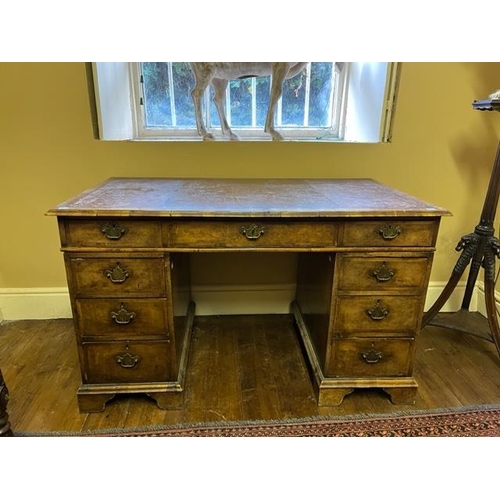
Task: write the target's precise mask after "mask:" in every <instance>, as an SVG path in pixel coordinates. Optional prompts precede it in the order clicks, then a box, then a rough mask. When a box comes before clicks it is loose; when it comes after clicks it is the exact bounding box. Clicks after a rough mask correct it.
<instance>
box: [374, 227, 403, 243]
mask: <svg viewBox="0 0 500 500" xmlns="http://www.w3.org/2000/svg"><path fill="white" fill-rule="evenodd" d="M377 232H378V234H380V236H382V238H383V239H384V240H393V239H394V238H397V237H398V236H399V235H400V234H401V228H400V227H399V226H393V225H392V224H386V225H385V226H382V227H380V228H378V230H377Z"/></svg>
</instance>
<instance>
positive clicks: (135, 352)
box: [82, 341, 170, 384]
mask: <svg viewBox="0 0 500 500" xmlns="http://www.w3.org/2000/svg"><path fill="white" fill-rule="evenodd" d="M82 348H83V354H84V359H85V367H84V373H85V379H86V380H85V382H86V383H88V384H108V383H135V382H162V381H166V380H168V377H169V359H170V358H169V356H170V352H169V349H170V344H169V343H168V342H155V341H151V342H107V343H106V342H84V343H83V344H82Z"/></svg>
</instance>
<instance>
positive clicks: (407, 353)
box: [326, 339, 414, 377]
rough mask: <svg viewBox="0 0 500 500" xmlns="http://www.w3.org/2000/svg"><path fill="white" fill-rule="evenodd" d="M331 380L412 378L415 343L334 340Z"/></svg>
mask: <svg viewBox="0 0 500 500" xmlns="http://www.w3.org/2000/svg"><path fill="white" fill-rule="evenodd" d="M331 349H332V350H331V356H330V360H331V362H330V364H329V367H328V369H327V373H326V376H327V377H406V376H410V375H411V371H412V359H413V349H414V341H413V340H411V339H404V340H403V339H354V340H334V341H333V343H332V346H331Z"/></svg>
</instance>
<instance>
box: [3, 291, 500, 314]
mask: <svg viewBox="0 0 500 500" xmlns="http://www.w3.org/2000/svg"><path fill="white" fill-rule="evenodd" d="M445 285H446V283H445V282H433V283H430V284H429V289H428V293H427V299H426V303H425V310H427V309H429V307H431V306H432V304H433V303H434V302H435V300H436V299H437V298H438V296H439V294H440V293H441V291H442V290H443V288H444V286H445ZM464 290H465V282H464V283H463V284H462V283H461V284H459V285H458V286H457V287H456V289H455V291H454V293H453V294H452V296H451V297H450V299H449V300H448V302H447V303H446V304H445V306H444V307H443V308H442V309H441V310H442V311H443V312H453V311H457V310H458V309H460V306H461V302H462V296H463V293H464ZM192 295H193V300H194V301H195V302H196V314H197V315H200V316H206V315H217V314H221V315H224V314H286V313H289V312H290V302H291V301H292V300H293V299H294V297H295V285H294V284H286V283H285V284H273V285H233V286H227V285H217V286H216V285H207V286H200V285H194V286H193V287H192ZM497 302H498V303H499V304H500V295H499V296H498V297H497ZM469 310H471V311H479V312H480V313H482V314H484V315H486V311H485V306H484V285H483V283H482V282H479V281H478V282H477V284H476V289H475V291H474V294H473V296H472V301H471V306H470V308H469ZM71 316H72V314H71V306H70V301H69V295H68V289H67V288H66V287H53V288H0V321H4V320H12V321H13V320H20V319H54V318H71Z"/></svg>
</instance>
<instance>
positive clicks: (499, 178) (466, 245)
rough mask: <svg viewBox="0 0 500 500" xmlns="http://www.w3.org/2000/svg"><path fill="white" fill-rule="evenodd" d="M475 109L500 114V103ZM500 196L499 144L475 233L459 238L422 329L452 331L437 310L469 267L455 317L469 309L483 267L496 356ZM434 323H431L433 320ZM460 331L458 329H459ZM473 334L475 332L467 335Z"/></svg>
mask: <svg viewBox="0 0 500 500" xmlns="http://www.w3.org/2000/svg"><path fill="white" fill-rule="evenodd" d="M472 106H473V108H474V109H478V110H481V111H494V110H496V111H500V100H492V99H486V100H482V101H474V102H473V103H472ZM499 196H500V143H499V145H498V148H497V153H496V157H495V162H494V164H493V170H492V172H491V177H490V182H489V186H488V191H487V193H486V198H485V200H484V205H483V211H482V213H481V219H480V221H479V224H478V225H477V226H476V227H475V229H474V232H473V233H470V234H467V235H465V236H462V238H461V239H460V241H459V242H458V245H457V247H456V250H457V251H459V252H462V253H461V254H460V257H459V258H458V261H457V263H456V264H455V267H454V268H453V271H452V273H451V276H450V279H449V280H448V283H447V284H446V286H445V288H444V289H443V291H442V292H441V295H440V296H439V297H438V299H437V300H436V302H435V303H434V304H433V305H432V307H431V308H430V309H429V310H428V311H427V312H426V313H425V314H424V317H423V320H422V327H424V326H425V325H427V324H435V325H439V326H444V327H449V328H453V327H454V326H453V325H450V324H448V323H446V322H443V321H436V320H434V317H435V316H436V314H437V313H438V312H439V310H440V309H441V308H442V307H443V306H444V304H445V303H446V301H447V300H448V299H449V298H450V295H451V294H452V292H453V290H454V289H455V288H456V286H457V284H458V282H459V281H460V278H461V277H462V275H463V273H464V272H465V269H466V268H467V266H469V264H470V270H469V276H468V279H467V285H466V287H465V294H464V297H463V300H462V306H461V309H460V311H459V312H458V316H459V317H460V314H462V313H464V312H468V311H469V306H470V302H471V298H472V292H473V291H474V287H475V284H476V280H477V276H478V274H479V269H480V268H481V267H483V268H484V295H485V303H486V314H487V320H488V325H489V336H488V337H486V339H487V340H490V341H492V342H494V343H495V345H496V348H497V351H498V353H499V354H500V326H499V324H498V317H497V311H496V306H495V257H500V241H499V240H498V239H497V238H495V236H494V233H495V229H494V227H493V222H494V220H495V214H496V209H497V204H498V198H499ZM433 320H434V321H433ZM458 329H461V328H458ZM470 333H476V332H470Z"/></svg>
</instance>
